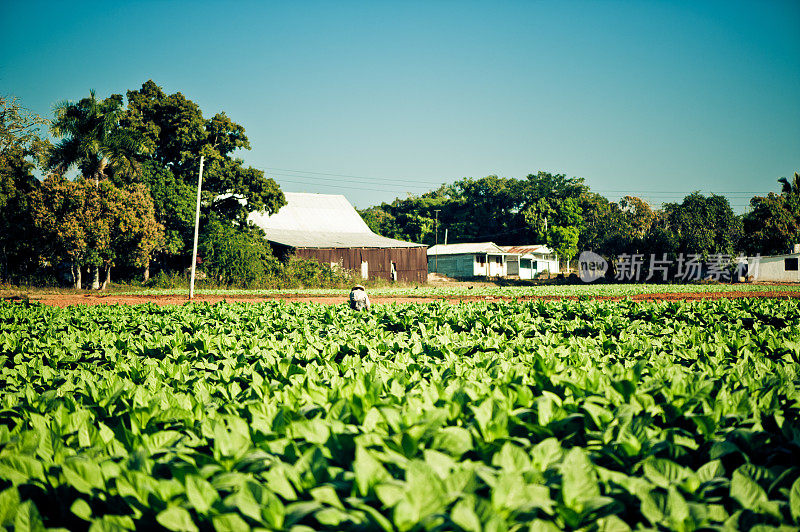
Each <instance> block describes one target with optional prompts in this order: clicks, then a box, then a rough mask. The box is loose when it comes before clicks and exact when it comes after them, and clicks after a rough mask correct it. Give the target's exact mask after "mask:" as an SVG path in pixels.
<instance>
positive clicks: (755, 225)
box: [742, 172, 800, 255]
mask: <svg viewBox="0 0 800 532" xmlns="http://www.w3.org/2000/svg"><path fill="white" fill-rule="evenodd" d="M778 182H779V183H781V193H780V194H775V193H774V192H770V193H769V194H768V195H767V196H756V197H754V198H752V199H751V200H750V206H751V207H752V209H751V211H750V212H748V213H747V214H746V215H745V216H744V218H743V222H744V236H743V237H742V247H744V249H745V250H746V251H747V252H748V253H751V254H756V253H761V254H764V255H772V254H780V253H786V252H788V251H791V249H792V247H793V245H794V244H797V243H800V174H798V173H797V172H795V174H794V178H793V179H792V180H789V179H787V178H785V177H782V178H781V179H779V180H778Z"/></svg>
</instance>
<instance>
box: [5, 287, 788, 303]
mask: <svg viewBox="0 0 800 532" xmlns="http://www.w3.org/2000/svg"><path fill="white" fill-rule="evenodd" d="M744 297H761V298H773V299H800V290H798V291H797V292H776V291H763V292H705V293H658V294H638V295H635V296H626V297H594V298H593V299H598V300H612V301H613V300H621V299H627V298H630V299H632V300H634V301H698V300H701V299H739V298H744ZM4 299H6V300H12V301H13V300H20V298H18V297H14V298H4ZM276 299H281V300H284V301H287V302H298V303H320V304H323V305H339V304H342V303H345V302H346V301H347V292H346V291H342V295H341V296H340V297H339V296H308V295H304V294H292V293H286V294H279V295H273V296H247V295H231V296H218V295H198V296H196V297H195V298H194V299H193V300H192V302H193V303H209V304H214V303H219V302H220V301H227V302H246V303H261V302H264V301H273V300H276ZM370 299H371V300H372V302H373V303H376V304H379V305H386V304H392V303H430V302H432V301H446V302H448V303H459V302H461V301H511V300H517V301H530V300H561V299H580V298H579V297H570V296H525V297H498V296H438V297H392V296H373V297H371V298H370ZM30 300H31V301H37V302H39V303H42V304H44V305H50V306H56V307H66V306H70V305H143V304H146V303H155V304H156V305H183V304H184V303H188V302H189V299H188V297H187V296H179V295H114V294H109V295H98V294H55V295H53V294H51V295H37V294H31V296H30Z"/></svg>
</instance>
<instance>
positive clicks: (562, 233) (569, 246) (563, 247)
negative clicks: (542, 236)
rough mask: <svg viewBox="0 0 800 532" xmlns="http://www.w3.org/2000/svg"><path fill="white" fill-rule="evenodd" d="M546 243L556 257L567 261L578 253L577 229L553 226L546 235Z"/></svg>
mask: <svg viewBox="0 0 800 532" xmlns="http://www.w3.org/2000/svg"><path fill="white" fill-rule="evenodd" d="M547 243H548V244H549V246H550V248H551V249H552V250H553V252H554V253H555V254H556V256H558V257H559V258H563V259H565V260H567V261H569V260H570V259H571V258H572V257H574V256H575V255H577V253H578V228H577V227H572V226H569V227H563V226H554V227H552V228H551V229H550V231H549V233H548V237H547Z"/></svg>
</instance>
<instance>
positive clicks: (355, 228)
mask: <svg viewBox="0 0 800 532" xmlns="http://www.w3.org/2000/svg"><path fill="white" fill-rule="evenodd" d="M284 196H286V205H284V206H283V207H281V208H280V210H279V211H278V212H277V213H275V214H273V215H271V216H270V215H267V214H266V213H263V212H252V213H250V215H249V216H248V217H247V219H248V220H249V221H251V222H253V223H254V224H255V225H257V226H258V227H260V228H261V229H263V230H264V232H265V233H266V235H267V240H269V241H270V242H275V243H277V244H283V245H285V246H289V247H294V248H351V247H362V248H408V247H422V246H423V245H422V244H415V243H413V242H404V241H402V240H395V239H393V238H386V237H383V236H380V235H376V234H375V233H373V232H372V231H371V230H370V228H369V227H368V226H367V224H366V223H365V222H364V220H362V219H361V216H360V215H359V214H358V212H356V210H355V208H353V206H352V205H350V202H349V201H347V198H345V197H344V196H342V195H341V194H308V193H303V192H284Z"/></svg>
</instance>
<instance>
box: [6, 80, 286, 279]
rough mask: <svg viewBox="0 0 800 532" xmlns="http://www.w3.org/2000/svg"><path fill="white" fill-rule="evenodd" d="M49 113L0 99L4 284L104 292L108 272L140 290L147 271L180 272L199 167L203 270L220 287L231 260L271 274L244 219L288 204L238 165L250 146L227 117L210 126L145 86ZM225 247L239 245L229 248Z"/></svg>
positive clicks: (173, 98)
mask: <svg viewBox="0 0 800 532" xmlns="http://www.w3.org/2000/svg"><path fill="white" fill-rule="evenodd" d="M126 102H127V103H126ZM54 114H55V116H54V117H53V118H52V120H49V119H45V118H42V117H40V116H38V115H35V114H33V113H31V112H29V111H26V110H25V109H24V107H23V106H22V105H21V103H20V102H19V100H18V99H16V98H12V97H0V277H2V280H3V281H6V282H8V281H14V280H27V281H31V280H32V281H33V282H44V283H47V282H53V279H54V278H55V277H58V276H59V275H61V276H63V275H67V276H68V277H69V279H70V283H71V284H72V285H73V286H75V287H81V286H83V285H84V284H88V285H89V286H91V287H92V288H100V287H101V283H103V284H107V282H108V280H109V279H110V275H111V269H112V268H116V269H117V271H118V272H119V274H120V275H121V276H128V277H132V276H134V275H135V274H134V272H139V273H141V275H142V276H143V278H144V279H145V280H146V279H147V278H148V276H149V272H150V268H151V265H152V264H153V263H154V262H155V263H156V265H157V266H158V268H159V269H166V270H169V269H172V270H176V269H183V268H185V267H186V266H187V264H188V262H189V257H190V253H191V246H192V237H193V229H194V209H195V201H196V199H195V197H196V187H197V174H198V166H199V160H200V157H201V156H204V157H205V167H204V175H203V193H202V199H201V207H202V209H201V210H202V218H203V223H202V224H201V226H202V227H204V228H205V229H204V234H203V237H202V238H201V248H202V254H203V255H204V256H206V257H211V258H212V260H211V261H210V262H207V263H206V264H204V268H205V269H206V270H211V271H215V270H217V271H216V273H219V274H220V275H219V277H224V276H225V274H226V272H227V273H230V272H229V270H230V268H229V267H228V266H226V265H227V264H228V263H230V262H231V261H234V262H235V261H239V262H245V263H248V264H247V265H246V266H247V269H248V271H247V272H246V273H247V274H248V275H252V274H253V272H252V270H253V268H257V267H259V266H260V267H261V268H262V270H263V268H264V267H265V266H264V264H273V266H274V261H272V262H270V261H269V260H267V259H266V257H269V248H268V246H267V244H266V243H265V242H264V241H263V238H261V235H260V234H259V233H258V231H257V230H256V229H255V228H253V227H250V226H248V224H247V222H246V217H247V214H248V212H249V211H250V210H254V209H258V210H266V211H267V212H269V213H274V212H277V210H278V209H279V208H280V207H281V206H282V205H284V204H285V198H284V196H283V193H282V192H281V190H280V187H279V186H278V184H277V183H276V182H275V181H274V180H273V179H270V178H267V177H265V176H264V173H263V172H262V171H261V170H258V169H255V168H252V167H247V166H245V165H244V163H243V161H242V160H241V159H240V158H237V157H235V155H234V154H235V152H236V150H238V149H250V143H249V141H248V139H247V136H246V135H245V130H244V127H242V126H241V125H239V124H237V123H235V122H233V121H232V120H231V119H230V118H228V116H227V115H226V114H225V113H224V112H222V113H217V114H215V115H214V116H212V117H211V118H205V117H204V116H203V113H202V111H201V109H200V107H199V106H198V105H197V104H196V103H194V102H193V101H191V100H189V99H187V98H186V97H185V96H184V95H183V94H181V93H180V92H177V93H174V94H167V93H166V92H165V91H164V90H163V89H162V88H161V87H159V86H158V85H156V83H154V82H153V81H152V80H151V81H147V82H146V83H144V84H143V85H142V87H141V88H140V89H136V90H129V91H127V93H126V97H125V98H123V96H122V95H121V94H113V95H111V96H109V97H108V98H105V99H99V98H98V97H97V96H96V94H95V93H94V92H93V91H92V92H90V94H89V95H88V97H86V98H83V99H81V100H80V101H77V102H62V103H59V104H57V105H56V107H55V113H54ZM48 133H49V134H50V135H52V138H53V141H52V142H51V140H50V138H49V135H48ZM37 170H38V171H39V173H40V175H41V176H43V179H38V178H37V176H36V173H37V172H36V171H37ZM71 171H72V172H71ZM75 172H77V177H73V178H70V177H71V176H70V173H72V174H74V173H75ZM232 241H236V242H238V243H239V244H242V245H240V246H238V247H236V248H231V246H230V245H229V244H230V242H232ZM239 266H241V265H239ZM83 273H85V274H88V275H89V276H90V281H89V282H88V283H84V279H83V275H82V274H83ZM240 273H241V272H240Z"/></svg>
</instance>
